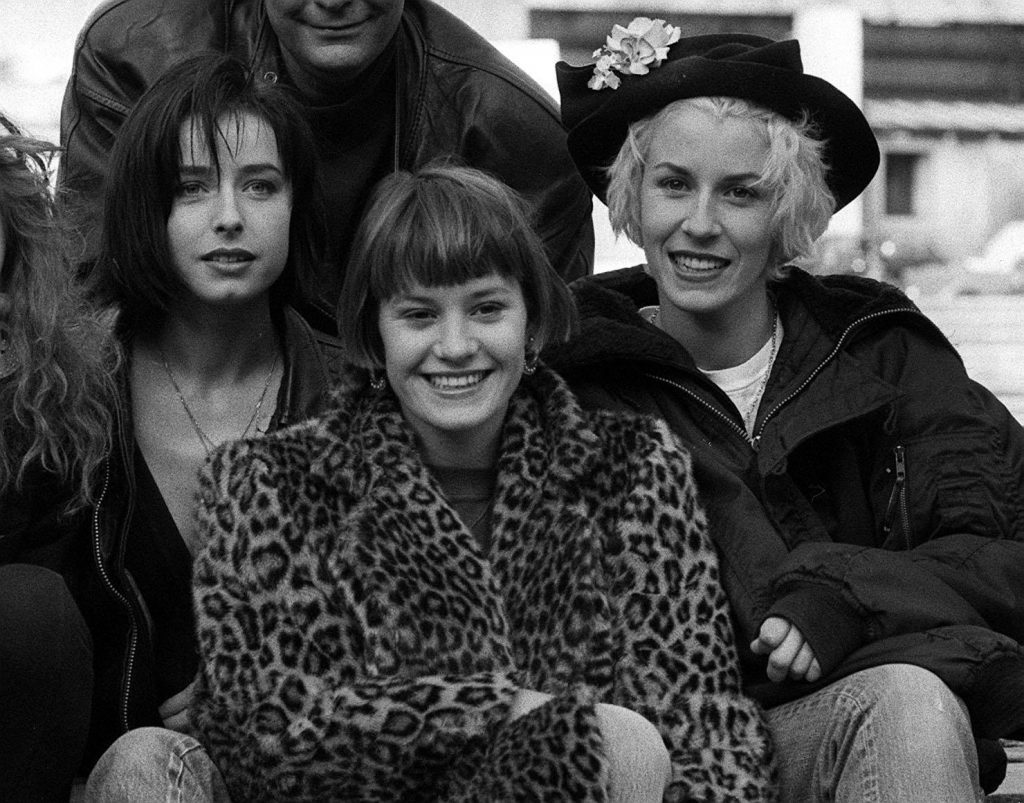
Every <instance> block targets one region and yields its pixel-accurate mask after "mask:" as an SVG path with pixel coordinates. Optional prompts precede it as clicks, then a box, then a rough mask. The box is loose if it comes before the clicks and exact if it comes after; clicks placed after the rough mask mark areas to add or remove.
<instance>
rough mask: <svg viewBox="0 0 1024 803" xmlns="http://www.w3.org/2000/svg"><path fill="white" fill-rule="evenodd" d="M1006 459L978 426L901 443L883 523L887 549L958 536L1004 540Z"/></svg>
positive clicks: (1007, 527) (1006, 530) (896, 450)
mask: <svg viewBox="0 0 1024 803" xmlns="http://www.w3.org/2000/svg"><path fill="white" fill-rule="evenodd" d="M1003 454H1004V452H1003V449H1002V445H1001V444H1000V443H999V440H998V437H997V436H996V434H995V433H994V432H993V431H991V430H988V429H985V428H980V427H979V428H974V429H962V430H957V431H952V432H944V433H941V434H931V435H928V436H925V437H921V438H917V439H911V440H903V441H902V442H901V443H899V444H897V445H896V446H895V447H894V448H893V450H892V457H891V460H892V462H891V463H890V465H891V466H892V469H891V472H892V479H891V483H892V484H891V491H890V493H889V499H888V504H887V506H886V511H885V516H884V518H883V521H882V526H883V530H884V534H885V539H886V547H887V548H889V549H912V548H914V547H916V546H917V545H918V544H920V543H923V542H925V541H930V540H932V539H934V538H940V537H942V536H944V535H953V534H960V533H972V534H977V535H985V536H988V537H993V538H999V537H1005V536H1006V535H1007V534H1008V533H1009V532H1010V531H1011V530H1012V522H1011V521H1009V519H1008V516H1009V515H1010V514H1011V511H1010V510H1008V506H1007V505H1006V501H1005V500H1006V499H1008V498H1011V496H1012V491H1011V483H1010V480H1009V477H1008V475H1007V466H1006V461H1005V459H1004V457H1003ZM887 473H888V472H887Z"/></svg>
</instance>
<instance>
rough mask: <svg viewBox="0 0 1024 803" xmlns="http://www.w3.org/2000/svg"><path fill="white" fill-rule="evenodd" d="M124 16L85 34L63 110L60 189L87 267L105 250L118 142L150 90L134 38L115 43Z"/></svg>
mask: <svg viewBox="0 0 1024 803" xmlns="http://www.w3.org/2000/svg"><path fill="white" fill-rule="evenodd" d="M119 16H120V14H119V12H118V11H116V10H114V11H110V10H106V9H100V10H99V11H98V12H97V13H96V14H95V15H94V16H93V17H92V18H90V20H89V21H88V22H87V23H86V25H85V26H84V28H83V29H82V33H81V34H80V35H79V38H78V41H77V43H76V45H75V52H74V60H73V64H72V70H71V77H70V79H69V80H68V83H67V86H66V87H65V89H64V100H63V103H62V106H61V114H60V144H61V147H62V148H63V152H62V154H61V159H60V166H59V172H58V186H59V187H60V189H61V192H62V193H63V194H64V196H65V198H66V199H67V201H68V208H69V209H70V211H71V212H72V213H73V214H74V216H75V222H76V224H77V225H78V228H79V230H80V231H81V232H82V235H83V237H84V238H85V242H84V251H83V254H82V257H83V261H90V260H91V259H93V258H94V257H95V256H96V253H97V250H98V247H99V229H100V221H101V219H102V212H103V184H104V181H105V179H106V175H107V162H108V158H109V155H110V150H111V148H112V147H113V144H114V138H115V136H116V135H117V132H118V130H119V129H120V128H121V124H122V123H123V122H124V120H125V117H126V116H127V114H128V111H129V110H130V109H131V107H132V106H133V105H134V103H135V101H136V100H137V99H138V98H139V96H140V95H141V94H142V92H143V91H144V90H145V88H146V83H145V79H144V77H143V76H142V75H141V74H140V70H139V68H138V67H137V66H136V65H135V64H133V63H132V58H133V53H132V52H131V49H130V48H129V46H128V40H127V37H128V36H130V33H131V32H130V31H129V30H121V31H120V36H121V40H120V41H114V40H112V37H111V31H112V29H113V26H116V25H117V24H118V21H117V18H118V17H119Z"/></svg>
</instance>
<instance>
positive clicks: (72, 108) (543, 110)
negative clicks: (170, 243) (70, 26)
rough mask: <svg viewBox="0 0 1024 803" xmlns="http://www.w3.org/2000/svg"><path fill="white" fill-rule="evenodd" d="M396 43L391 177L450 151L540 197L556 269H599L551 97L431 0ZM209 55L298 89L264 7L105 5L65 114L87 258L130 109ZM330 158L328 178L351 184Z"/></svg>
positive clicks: (584, 195) (149, 1)
mask: <svg viewBox="0 0 1024 803" xmlns="http://www.w3.org/2000/svg"><path fill="white" fill-rule="evenodd" d="M397 41H398V45H397V46H398V54H399V59H398V61H397V64H398V65H399V66H398V67H396V69H398V70H399V71H400V72H399V76H400V80H399V84H401V86H402V87H403V89H404V91H403V92H400V93H399V96H400V97H399V101H400V102H399V103H396V104H395V106H396V109H397V108H398V107H399V106H400V107H401V108H400V109H399V110H398V111H397V117H398V120H397V125H395V140H396V142H395V147H394V150H395V158H394V164H392V168H395V167H397V168H401V169H414V168H416V167H418V166H421V165H423V164H425V163H427V162H429V161H431V160H432V159H435V158H439V157H450V156H453V155H454V156H456V157H457V158H461V159H462V160H463V161H465V163H467V164H469V165H471V166H473V167H477V168H480V169H482V170H486V171H488V172H490V173H492V174H494V175H496V176H497V177H498V178H500V179H502V180H503V181H504V182H505V183H506V184H508V185H509V186H511V187H512V188H513V189H515V190H517V191H518V192H519V193H521V194H522V195H523V196H524V197H525V198H527V199H528V200H529V201H530V202H531V204H532V206H533V208H534V210H535V219H536V221H537V227H538V232H539V234H540V235H541V238H542V239H543V240H544V242H545V246H546V248H547V251H548V256H549V258H550V259H551V262H552V264H553V265H554V266H555V269H556V270H557V271H558V272H559V273H560V274H561V275H562V276H563V277H564V278H566V279H567V280H568V279H572V278H576V277H578V276H582V275H585V274H589V273H590V272H591V270H592V264H593V226H592V224H591V195H590V192H589V190H588V189H587V188H586V185H585V184H584V183H583V181H582V179H581V178H580V177H579V175H578V174H577V172H576V168H575V167H574V165H573V163H572V160H571V158H570V156H569V153H568V150H567V148H566V145H565V132H564V129H563V128H562V125H561V122H560V119H559V116H558V112H557V109H556V106H555V104H554V103H553V102H552V100H551V99H550V98H549V97H548V95H547V94H546V93H545V92H544V90H542V89H541V88H540V87H539V86H538V85H537V84H536V83H535V82H533V81H532V80H531V79H530V78H529V77H527V76H526V75H525V74H524V73H523V72H522V71H521V70H519V69H518V68H517V67H516V66H515V65H513V64H512V63H511V62H510V61H509V60H507V59H506V58H505V57H504V56H502V55H501V54H500V53H499V52H498V51H497V50H496V49H495V48H494V47H493V46H492V45H490V44H489V43H488V42H486V41H485V40H484V39H483V38H482V37H480V36H479V35H478V34H476V33H475V32H474V31H473V30H472V29H470V28H469V27H468V26H467V25H465V24H464V23H463V22H461V21H460V20H458V19H457V18H456V17H454V16H452V15H451V14H449V13H448V12H447V11H445V10H444V9H442V8H440V7H439V6H437V5H435V4H434V3H433V2H431V0H405V8H404V11H403V14H402V24H401V27H400V30H399V36H398V39H397ZM211 50H213V51H218V52H224V53H231V54H233V55H235V56H237V57H239V58H241V59H242V60H244V61H246V62H247V63H249V64H251V65H252V67H253V71H254V74H255V75H257V76H261V77H263V78H264V79H267V80H275V81H276V80H278V79H279V78H280V80H282V81H287V80H288V79H287V75H286V71H285V69H284V65H283V62H282V59H281V56H280V52H279V46H278V43H277V39H276V37H275V35H274V32H273V30H272V29H271V27H270V25H269V24H268V22H267V20H266V15H265V13H264V10H263V4H262V0H175V2H174V3H167V2H166V0H108V2H106V3H105V4H103V5H102V6H100V7H99V9H97V10H96V11H95V12H94V13H93V15H92V16H91V17H90V19H89V21H88V22H87V23H86V25H85V27H84V28H83V30H82V32H81V34H80V35H79V39H78V44H77V46H76V50H75V57H74V66H73V72H72V75H71V78H70V80H69V82H68V85H67V89H66V91H65V95H64V103H63V108H62V111H61V144H62V146H63V147H64V153H63V155H62V158H61V165H60V184H61V186H62V188H63V189H64V190H66V191H70V193H71V198H72V199H73V200H74V201H75V203H74V206H78V207H81V211H82V213H83V214H84V216H85V217H84V220H83V229H84V231H85V234H86V238H87V241H88V242H89V243H90V245H89V246H88V247H87V249H88V250H89V251H90V253H88V254H86V256H87V257H89V256H91V255H92V254H94V253H95V243H96V239H95V238H96V232H95V227H96V222H97V221H98V219H99V211H100V205H101V202H102V195H101V185H102V178H103V176H104V174H105V171H106V159H107V154H108V152H109V151H110V148H111V146H112V144H113V141H114V137H115V135H116V133H117V130H118V129H119V127H120V126H121V123H122V122H123V121H124V118H125V116H126V115H127V114H128V111H129V109H130V108H131V106H132V105H133V103H134V102H135V101H136V99H137V98H138V97H139V96H140V95H141V94H142V93H143V92H144V91H145V89H146V88H147V87H149V86H150V85H151V84H152V83H153V82H154V80H155V79H156V78H157V77H158V76H159V75H160V73H161V72H162V71H163V70H164V69H165V68H166V67H167V66H168V65H169V64H171V63H173V62H174V61H177V60H179V59H182V58H185V57H187V56H190V55H194V54H196V53H200V52H203V51H211ZM390 87H391V85H390V84H385V85H382V91H391V88H390ZM339 100H341V99H339ZM321 158H322V160H323V165H324V170H325V176H326V177H328V179H329V181H331V182H336V181H344V180H345V176H339V175H337V174H332V173H330V164H329V161H328V160H327V159H324V154H323V153H321ZM379 177H380V176H377V178H379ZM368 190H369V185H367V187H366V191H367V192H368ZM367 192H363V193H362V195H363V196H365V195H366V194H367ZM357 194H358V193H357ZM342 251H343V253H344V252H347V247H346V248H343V249H342ZM333 273H338V274H340V273H343V268H337V267H335V268H334V269H333ZM332 278H333V281H328V282H327V283H326V284H325V285H324V290H325V293H324V295H325V297H327V301H328V302H331V301H333V298H330V296H335V295H336V292H337V289H338V288H340V281H341V279H340V276H338V277H332ZM318 303H319V302H318ZM320 306H321V309H322V311H323V312H325V313H326V314H328V315H330V314H332V313H333V306H331V304H329V303H328V304H326V305H324V304H321V305H320ZM303 311H304V312H305V310H303ZM317 325H319V324H317ZM325 331H333V330H331V329H326V328H325Z"/></svg>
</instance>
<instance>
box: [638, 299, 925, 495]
mask: <svg viewBox="0 0 1024 803" xmlns="http://www.w3.org/2000/svg"><path fill="white" fill-rule="evenodd" d="M908 312H909V313H911V314H914V315H921V316H922V317H923V314H922V313H920V312H918V311H917V310H913V309H910V308H908V307H900V308H897V309H889V310H880V311H878V312H872V313H871V314H870V315H865V316H864V317H862V318H857V320H855V321H852V322H850V323H849V324H848V325H847V327H846V328H845V329H844V330H843V333H842V334H841V335H840V336H839V339H838V340H837V341H836V344H835V346H833V347H832V351H830V352H829V353H828V354H827V355H826V356H825V359H823V360H822V361H821V362H820V363H818V365H817V366H816V367H815V368H814V370H813V371H811V373H809V374H808V375H807V378H806V379H804V381H803V382H801V383H800V385H799V387H797V388H796V389H795V390H794V391H793V392H792V393H790V394H789V395H788V396H786V397H785V398H784V399H782V400H781V401H780V402H778V403H777V404H776V405H775V406H774V407H772V408H771V410H769V411H768V412H767V413H765V416H764V418H762V419H761V426H760V427H758V429H757V432H756V434H754V435H753V436H751V435H748V434H747V431H746V429H744V428H743V427H741V426H740V425H739V424H737V423H736V422H735V421H734V420H733V419H732V418H731V417H730V416H729V415H728V414H727V413H725V412H723V411H722V410H720V409H719V408H717V407H715V406H714V405H713V404H711V403H710V402H708V401H706V400H705V399H702V398H701V397H700V396H698V395H697V394H696V393H694V392H693V391H692V390H690V389H689V388H687V387H685V386H683V385H680V384H679V383H678V382H675V381H673V380H671V379H666V378H665V377H663V376H659V375H658V374H651V373H645V374H644V375H645V376H647V377H648V378H649V379H654V380H656V381H658V382H661V383H663V384H666V385H671V386H672V387H674V388H676V389H677V390H681V391H682V392H683V393H685V394H686V395H687V396H689V397H690V398H692V399H694V400H695V401H697V402H698V403H699V404H700V405H701V406H702V407H704V409H706V410H710V411H711V412H712V413H714V414H715V415H716V416H717V417H718V418H720V419H721V420H723V421H725V423H726V424H728V425H729V427H730V428H731V429H732V430H733V431H734V432H736V433H738V434H739V436H740V437H741V438H743V440H744V441H746V442H747V443H748V444H749V445H750V448H751V449H753V450H754V451H755V452H756V451H757V450H758V445H759V444H760V442H761V434H762V433H763V432H764V428H765V425H767V423H768V421H770V420H771V419H772V418H774V417H775V414H776V413H778V411H779V410H781V409H782V408H783V407H785V406H786V405H787V404H789V403H790V402H791V401H793V399H795V398H796V397H797V396H799V395H800V394H801V393H802V392H803V391H804V389H805V388H806V387H807V386H808V385H810V384H811V382H813V381H814V378H815V377H816V376H817V375H818V374H820V373H821V372H822V371H823V370H824V368H825V366H826V365H828V364H829V363H830V362H832V360H834V359H835V358H836V356H837V355H838V354H839V352H840V351H841V350H842V348H843V345H844V344H845V342H846V340H847V338H848V337H849V336H850V333H851V332H853V330H854V329H856V328H857V327H858V326H861V325H862V324H864V323H867V322H868V321H870V320H874V319H875V318H882V317H884V316H886V315H894V314H897V313H899V314H903V313H908ZM904 515H905V511H904Z"/></svg>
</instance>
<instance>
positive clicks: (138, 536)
mask: <svg viewBox="0 0 1024 803" xmlns="http://www.w3.org/2000/svg"><path fill="white" fill-rule="evenodd" d="M135 477H136V481H137V489H136V493H137V496H136V505H135V514H134V515H133V516H132V520H131V525H130V529H129V532H128V540H127V543H126V545H125V568H126V570H127V571H128V573H129V574H130V575H131V577H132V579H133V580H134V582H135V584H136V586H138V590H139V591H140V592H141V594H140V595H141V598H142V599H144V600H146V604H147V607H148V612H149V616H150V618H151V619H152V627H153V630H152V632H153V658H154V661H153V666H154V674H155V676H156V678H155V679H156V687H157V692H158V694H159V699H160V700H161V701H163V700H166V699H167V698H168V697H172V696H174V695H175V694H177V693H178V692H180V691H181V690H182V689H184V688H185V687H186V686H188V684H189V683H191V682H192V681H193V680H194V679H195V676H196V672H197V670H198V668H199V660H198V654H197V652H196V637H195V616H194V614H193V612H192V556H191V555H190V554H189V551H188V547H186V546H185V541H184V539H183V538H182V537H181V533H179V532H178V528H177V526H176V525H175V523H174V519H173V518H172V517H171V512H170V511H169V510H168V509H167V504H166V503H165V502H164V498H163V495H162V494H161V493H160V489H159V488H158V487H157V484H156V480H154V479H153V475H152V474H151V473H150V471H149V466H148V465H147V464H146V459H145V458H144V457H143V456H142V452H141V450H140V449H139V446H138V444H136V445H135Z"/></svg>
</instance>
